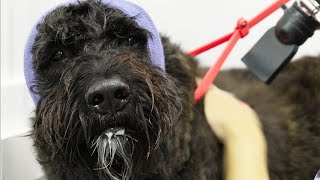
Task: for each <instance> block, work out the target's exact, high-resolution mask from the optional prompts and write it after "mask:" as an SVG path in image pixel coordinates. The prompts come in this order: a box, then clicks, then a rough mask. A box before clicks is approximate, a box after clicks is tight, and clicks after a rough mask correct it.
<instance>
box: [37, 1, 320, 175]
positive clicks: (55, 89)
mask: <svg viewBox="0 0 320 180" xmlns="http://www.w3.org/2000/svg"><path fill="white" fill-rule="evenodd" d="M38 30H39V33H38V34H37V37H36V41H35V43H34V45H33V50H32V53H33V57H34V59H33V63H34V68H35V70H36V76H37V82H36V84H37V85H36V86H35V87H34V88H33V90H34V92H35V93H39V94H40V95H41V96H42V98H41V100H40V101H39V103H38V105H37V109H36V116H35V118H34V130H33V134H32V137H33V139H34V145H35V147H36V149H37V152H38V153H37V154H38V159H39V161H40V162H41V164H42V165H43V167H44V170H45V172H46V174H47V176H48V178H49V179H68V180H69V179H210V180H211V179H222V160H221V159H222V146H221V144H220V143H219V142H218V140H217V139H216V138H215V136H214V135H213V133H212V131H211V129H210V127H209V126H208V124H207V122H206V119H205V117H204V112H203V102H202V101H201V102H199V103H197V104H194V101H193V91H194V89H195V76H196V71H197V65H196V61H195V60H194V59H193V58H191V57H189V56H187V55H186V54H184V53H183V51H181V50H180V48H179V47H178V46H176V45H173V44H172V43H170V41H169V40H168V39H167V38H165V37H163V38H162V41H163V45H164V50H165V59H166V72H163V71H162V70H161V69H159V68H158V67H155V66H153V65H152V63H151V61H150V59H149V56H148V51H147V47H146V42H147V39H148V36H149V32H147V31H146V30H144V29H142V28H140V27H139V26H138V25H137V24H136V22H135V17H127V16H126V15H125V14H123V13H122V12H121V11H119V10H116V9H113V8H111V7H109V6H107V5H104V4H102V3H100V2H99V1H94V0H89V1H86V2H81V3H79V4H77V5H70V6H68V7H60V8H58V9H56V10H54V11H53V12H52V13H50V14H49V15H47V16H46V18H45V20H44V22H43V23H42V24H39V26H38ZM312 62H313V63H314V64H313V65H306V64H307V63H303V61H302V62H301V63H300V64H302V65H305V66H308V67H309V66H310V68H312V69H314V68H315V67H319V64H320V61H312ZM296 64H299V63H296ZM309 64H311V63H309ZM296 66H299V65H292V66H289V67H288V68H287V69H288V70H287V71H285V73H283V75H280V77H279V78H278V79H277V80H276V82H275V83H274V84H273V85H272V86H271V87H267V86H265V85H263V84H262V83H260V82H259V81H258V80H257V79H256V78H254V77H253V76H252V75H251V74H250V73H248V72H247V71H230V72H225V73H222V74H221V75H220V76H219V78H218V80H217V84H218V85H219V86H221V87H223V88H225V89H227V90H230V91H232V92H234V93H235V94H236V95H238V96H239V97H240V98H243V99H244V100H245V101H246V102H248V103H249V104H250V105H252V107H253V108H254V109H255V110H257V112H258V114H259V115H260V116H261V117H260V118H261V120H262V122H263V124H264V127H265V132H266V135H267V140H268V145H269V162H270V172H271V176H272V179H276V177H278V179H307V177H312V175H314V174H315V173H316V170H317V169H316V168H320V160H319V156H317V155H318V154H319V153H320V150H319V149H320V148H319V147H318V146H317V145H318V144H319V136H320V135H319V119H317V117H319V115H317V113H318V112H317V111H316V108H317V107H318V105H319V101H320V100H319V97H317V93H316V92H317V91H316V90H317V89H318V88H319V87H320V85H319V83H320V79H319V78H318V77H319V75H318V74H316V73H312V72H311V71H310V72H309V74H308V73H302V72H300V71H299V69H300V68H297V67H296ZM112 76H117V77H119V78H121V79H122V80H123V81H124V82H126V83H127V84H128V85H129V86H130V89H131V91H132V94H131V95H130V101H129V103H128V104H127V106H126V107H125V108H124V109H123V110H121V111H118V112H116V113H114V114H99V113H96V112H95V111H93V110H92V108H91V107H90V106H88V104H87V102H86V100H85V94H86V91H87V90H88V88H89V87H90V85H91V84H92V83H94V82H96V81H97V80H99V79H101V78H102V79H108V78H109V77H112ZM299 80H300V81H299ZM310 81H312V82H310ZM299 82H301V83H303V84H304V85H305V89H304V91H302V92H305V93H304V95H300V92H301V91H300V88H301V87H303V86H301V84H300V83H299ZM288 87H294V88H293V89H292V90H289V89H287V88H288ZM283 92H286V93H285V94H284V93H283ZM257 97H259V98H257ZM309 100H310V102H309ZM299 103H300V104H299ZM308 103H309V104H308ZM296 105H299V107H298V106H297V107H296ZM300 105H301V106H300ZM317 122H318V123H317ZM114 127H124V128H125V129H126V134H125V136H120V135H119V136H116V137H114V138H113V139H112V142H110V143H109V142H108V141H107V138H106V137H105V135H104V132H105V131H106V130H107V129H109V128H114ZM316 143H317V144H316ZM307 151H310V153H305V152H307ZM239 155H241V154H239ZM300 161H301V162H300ZM110 162H111V163H110ZM316 166H318V167H316Z"/></svg>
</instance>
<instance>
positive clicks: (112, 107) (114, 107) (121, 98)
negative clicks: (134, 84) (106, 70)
mask: <svg viewBox="0 0 320 180" xmlns="http://www.w3.org/2000/svg"><path fill="white" fill-rule="evenodd" d="M129 96H130V87H129V85H128V84H126V83H125V82H124V81H122V80H121V79H120V78H119V77H117V76H114V77H111V78H108V79H102V80H99V81H96V82H94V83H93V84H92V85H91V86H90V87H89V89H88V92H87V94H86V100H87V103H88V104H89V106H92V107H93V108H94V110H95V111H96V112H98V113H102V114H106V113H109V114H112V113H115V112H117V111H119V110H121V109H123V108H124V107H125V105H126V104H127V102H128V100H129Z"/></svg>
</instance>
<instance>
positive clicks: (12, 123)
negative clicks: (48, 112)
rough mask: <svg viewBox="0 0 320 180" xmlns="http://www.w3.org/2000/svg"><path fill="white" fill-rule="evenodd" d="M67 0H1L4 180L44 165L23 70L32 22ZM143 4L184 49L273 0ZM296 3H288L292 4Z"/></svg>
mask: <svg viewBox="0 0 320 180" xmlns="http://www.w3.org/2000/svg"><path fill="white" fill-rule="evenodd" d="M64 1H66V0H27V1H26V0H1V147H2V150H1V153H2V157H1V158H2V159H1V161H2V178H3V179H5V180H20V179H21V180H22V179H23V180H29V179H40V178H41V177H42V176H43V173H42V171H41V168H40V166H39V165H38V164H37V161H36V160H35V158H34V156H33V150H32V143H31V141H30V138H29V137H26V136H25V135H27V134H28V132H29V131H30V127H31V126H30V123H29V122H30V117H32V116H33V110H34V104H33V102H32V100H31V97H30V95H29V94H28V91H27V88H26V86H25V81H24V76H23V51H24V46H25V42H26V39H27V37H28V35H29V32H30V31H31V28H32V27H33V25H34V24H35V23H36V22H37V20H38V19H39V18H40V17H41V15H42V14H44V13H45V12H46V11H47V10H48V9H50V8H52V7H54V6H55V5H57V4H59V3H61V2H64ZM133 1H134V2H136V3H137V4H140V5H141V6H142V7H144V8H145V9H146V10H147V11H148V12H149V13H150V15H151V17H152V19H153V20H154V22H155V24H156V26H157V28H158V30H159V32H161V33H163V34H165V35H167V36H169V37H170V38H171V39H172V41H173V42H176V43H178V44H180V45H181V47H182V48H183V49H184V50H185V51H189V50H192V49H194V48H196V47H198V46H201V45H203V44H205V43H207V42H210V41H212V40H214V39H216V38H219V37H220V36H222V35H225V34H227V33H229V32H231V31H233V29H234V28H235V26H236V22H237V19H238V18H240V17H244V18H246V19H247V20H250V19H251V18H252V17H253V16H255V15H256V14H257V13H258V12H260V11H261V10H263V9H264V8H265V7H266V6H267V5H269V4H271V3H272V2H274V1H273V0H241V1H237V0H223V1H218V0H197V1H184V0H133ZM291 4H292V2H291V3H289V4H288V5H289V6H290V5H291ZM281 16H282V10H281V9H279V10H278V11H277V12H276V13H274V14H273V15H271V16H270V17H268V18H267V19H265V20H264V21H263V22H261V23H260V24H258V25H257V26H256V27H254V28H253V29H252V30H251V31H250V33H249V35H248V36H247V37H246V38H245V39H242V40H240V42H238V44H237V45H236V46H235V48H234V50H233V51H232V52H231V54H230V56H229V57H228V59H227V61H226V63H225V64H224V66H223V68H224V69H226V68H244V67H245V66H244V64H243V63H242V62H241V60H240V59H241V57H242V56H243V55H244V54H245V53H246V52H247V51H248V50H249V49H250V48H251V47H252V46H253V45H254V44H255V42H256V41H257V40H258V39H259V38H260V37H261V36H262V35H263V34H264V33H265V32H266V31H267V30H268V29H269V28H271V27H272V26H274V25H275V23H276V22H277V20H278V19H279V18H280V17H281ZM319 45H320V35H319V32H317V33H316V34H315V35H314V36H313V38H311V39H309V40H307V42H306V43H304V44H303V45H302V46H301V47H300V48H299V51H298V53H297V54H296V56H295V59H296V58H298V57H301V56H304V55H319V54H320V53H319V52H320V48H319ZM223 47H224V46H223V45H222V46H219V47H217V48H215V49H213V50H211V51H210V52H208V53H205V54H203V55H200V56H199V59H200V64H201V65H202V66H210V65H211V64H213V63H214V62H215V60H216V58H217V57H218V55H219V53H220V52H221V51H222V49H223Z"/></svg>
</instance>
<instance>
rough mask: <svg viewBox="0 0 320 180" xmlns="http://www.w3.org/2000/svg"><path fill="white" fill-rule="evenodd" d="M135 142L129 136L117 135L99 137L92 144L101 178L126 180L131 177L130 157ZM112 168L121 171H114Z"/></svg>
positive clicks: (131, 165)
mask: <svg viewBox="0 0 320 180" xmlns="http://www.w3.org/2000/svg"><path fill="white" fill-rule="evenodd" d="M135 142H136V140H135V139H134V138H132V137H130V136H126V135H117V136H114V137H113V138H107V137H106V136H105V135H101V136H99V137H98V138H96V140H95V141H93V143H92V148H93V153H95V152H96V153H97V158H98V159H97V168H96V169H95V170H97V171H99V176H101V178H107V179H113V180H127V179H129V178H130V177H131V176H132V168H133V163H132V155H133V152H134V143H135ZM114 166H117V167H118V168H119V167H121V169H120V170H119V169H115V167H114Z"/></svg>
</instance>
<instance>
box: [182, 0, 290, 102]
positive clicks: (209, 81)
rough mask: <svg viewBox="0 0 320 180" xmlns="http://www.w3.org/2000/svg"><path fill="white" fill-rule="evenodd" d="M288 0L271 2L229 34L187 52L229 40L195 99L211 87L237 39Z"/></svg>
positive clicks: (241, 19) (201, 49) (199, 50)
mask: <svg viewBox="0 0 320 180" xmlns="http://www.w3.org/2000/svg"><path fill="white" fill-rule="evenodd" d="M288 1H289V0H277V1H276V2H274V3H273V4H271V5H270V6H269V7H267V8H266V9H265V10H263V11H262V12H261V13H259V14H258V15H256V16H255V17H254V18H253V19H251V20H250V21H248V22H247V21H246V20H245V19H243V18H240V19H239V20H238V22H237V27H236V29H235V30H234V31H233V32H231V33H229V34H227V35H225V36H223V37H221V38H219V39H217V40H215V41H212V42H210V43H208V44H206V45H204V46H202V47H199V48H197V49H195V50H193V51H190V52H187V53H188V54H189V55H191V56H196V55H198V54H201V53H203V52H205V51H207V50H209V49H211V48H213V47H216V46H217V45H219V44H222V43H224V42H226V41H228V40H229V43H228V45H227V46H226V47H225V49H224V50H223V52H222V53H221V55H220V56H219V58H218V60H217V61H216V63H215V64H214V65H213V66H212V67H211V68H210V69H209V70H208V72H207V73H206V75H205V76H204V77H203V79H202V81H201V82H200V84H199V85H198V87H197V89H196V90H195V93H194V99H195V101H198V100H200V99H201V98H202V97H203V96H204V95H205V94H206V92H207V91H208V89H209V87H210V86H211V84H212V83H213V81H214V79H215V78H216V77H217V75H218V73H219V71H220V69H221V66H222V65H223V63H224V61H225V60H226V58H227V57H228V55H229V54H230V52H231V50H232V49H233V47H234V46H235V44H236V43H237V41H238V40H239V39H240V38H243V37H245V36H246V35H247V34H248V33H249V30H250V28H252V27H253V26H255V25H256V24H258V23H259V22H260V21H262V20H263V19H264V18H266V17H267V16H269V15H270V14H272V13H273V12H274V11H276V10H277V9H279V7H280V6H281V5H282V4H285V3H287V2H288Z"/></svg>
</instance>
